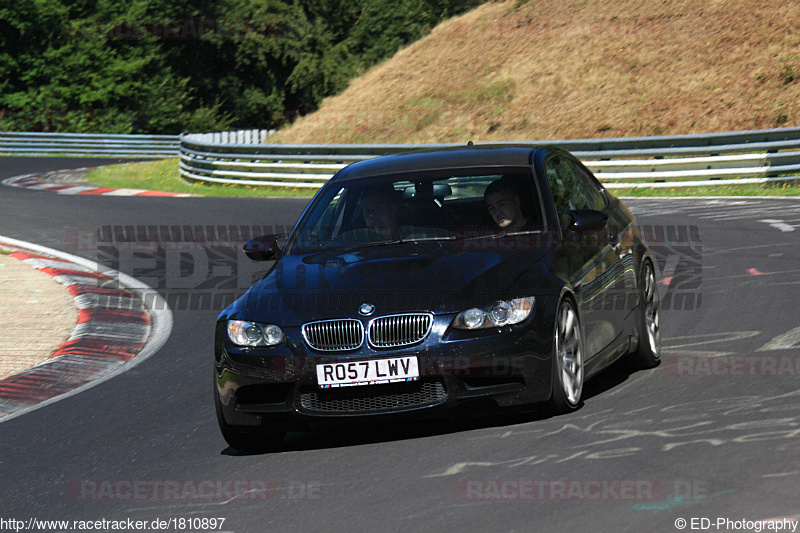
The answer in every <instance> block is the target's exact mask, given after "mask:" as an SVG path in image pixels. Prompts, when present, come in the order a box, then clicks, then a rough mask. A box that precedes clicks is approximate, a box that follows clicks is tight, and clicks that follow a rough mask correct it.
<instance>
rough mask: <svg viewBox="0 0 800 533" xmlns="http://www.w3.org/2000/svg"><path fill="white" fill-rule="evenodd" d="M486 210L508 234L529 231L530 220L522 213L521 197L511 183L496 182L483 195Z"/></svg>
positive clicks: (501, 180)
mask: <svg viewBox="0 0 800 533" xmlns="http://www.w3.org/2000/svg"><path fill="white" fill-rule="evenodd" d="M483 199H484V201H485V202H486V209H487V210H488V211H489V215H491V217H492V220H494V223H495V224H497V225H498V227H500V229H502V230H505V231H507V232H510V231H523V230H526V229H528V227H527V224H528V218H527V217H526V216H525V213H523V211H522V205H521V204H522V202H521V201H520V198H519V195H518V194H517V192H516V190H515V189H514V188H513V186H512V185H511V184H510V183H507V182H505V181H503V179H502V178H501V179H499V180H495V181H493V182H492V183H490V184H489V186H488V187H486V191H485V192H484V193H483Z"/></svg>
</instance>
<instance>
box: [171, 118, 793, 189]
mask: <svg viewBox="0 0 800 533" xmlns="http://www.w3.org/2000/svg"><path fill="white" fill-rule="evenodd" d="M267 137H268V132H267V131H266V130H248V131H239V132H221V133H213V134H208V133H205V134H182V135H180V154H181V158H180V172H181V175H182V176H183V177H184V178H185V179H188V180H194V181H205V182H214V183H236V184H240V185H256V186H266V185H271V186H277V187H294V188H301V187H302V188H318V187H321V186H322V184H324V183H325V182H326V181H327V180H328V179H330V177H331V176H333V174H335V173H336V171H337V170H339V169H341V168H343V167H345V166H346V165H348V164H349V163H352V162H354V161H361V160H364V159H371V158H373V157H378V156H381V155H389V154H397V153H401V152H408V151H413V150H421V149H435V148H450V147H457V146H463V144H456V143H446V144H373V145H364V144H328V145H311V144H308V145H291V144H265V143H264V141H265V140H266V139H267ZM476 145H480V144H476ZM491 145H492V146H536V145H538V146H542V145H557V146H560V147H562V148H565V149H567V150H569V151H570V152H572V153H573V154H575V155H576V156H577V157H579V158H580V159H581V160H582V161H583V162H584V164H585V165H586V166H587V167H588V168H589V169H590V170H592V172H594V173H595V175H596V176H597V177H598V179H600V180H601V181H603V182H604V183H606V186H607V187H610V188H615V187H642V186H648V187H652V186H660V187H680V186H688V185H691V186H696V185H697V183H698V182H699V183H700V184H702V185H722V184H729V183H758V182H763V181H768V180H772V179H796V177H793V178H779V177H777V176H780V175H783V174H792V173H794V174H800V128H780V129H771V130H754V131H740V132H726V133H708V134H700V135H667V136H659V137H632V138H631V137H629V138H618V139H579V140H563V141H532V142H525V143H519V142H506V143H491ZM726 178H744V179H726ZM628 180H629V181H628ZM645 180H646V183H641V181H645ZM686 180H691V181H686ZM620 182H621V183H620Z"/></svg>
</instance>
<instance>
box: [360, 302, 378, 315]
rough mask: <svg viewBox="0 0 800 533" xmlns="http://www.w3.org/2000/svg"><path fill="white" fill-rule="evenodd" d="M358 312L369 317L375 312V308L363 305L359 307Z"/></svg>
mask: <svg viewBox="0 0 800 533" xmlns="http://www.w3.org/2000/svg"><path fill="white" fill-rule="evenodd" d="M358 312H359V313H360V314H362V315H364V316H369V315H371V314H372V313H374V312H375V306H374V305H372V304H367V303H363V304H361V307H359V308H358Z"/></svg>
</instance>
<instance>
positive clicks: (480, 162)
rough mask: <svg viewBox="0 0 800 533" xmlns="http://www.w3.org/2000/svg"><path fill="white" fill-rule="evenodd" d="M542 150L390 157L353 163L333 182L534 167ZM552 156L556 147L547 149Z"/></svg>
mask: <svg viewBox="0 0 800 533" xmlns="http://www.w3.org/2000/svg"><path fill="white" fill-rule="evenodd" d="M542 150H545V148H543V147H541V146H531V145H527V146H465V147H457V148H441V149H434V150H421V151H414V152H406V153H402V154H396V155H387V156H382V157H377V158H374V159H367V160H365V161H359V162H357V163H353V164H351V165H349V166H347V167H345V168H344V169H342V170H341V171H339V172H338V173H337V174H336V175H335V176H334V177H333V179H332V180H331V181H334V180H335V181H339V180H350V179H356V178H363V177H369V176H378V175H385V174H394V173H400V172H415V171H422V170H441V169H449V168H470V167H520V166H529V165H531V164H532V163H533V160H534V157H535V154H536V153H537V152H538V151H542ZM546 150H547V151H548V152H550V151H553V147H550V146H548V147H547V148H546Z"/></svg>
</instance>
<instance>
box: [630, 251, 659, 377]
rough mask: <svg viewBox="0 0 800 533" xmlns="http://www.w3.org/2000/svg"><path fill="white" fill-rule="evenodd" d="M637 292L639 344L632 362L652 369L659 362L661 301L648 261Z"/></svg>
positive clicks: (651, 267) (654, 274) (654, 275)
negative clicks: (638, 296)
mask: <svg viewBox="0 0 800 533" xmlns="http://www.w3.org/2000/svg"><path fill="white" fill-rule="evenodd" d="M639 291H640V298H641V300H640V301H641V305H640V307H641V309H640V313H639V342H638V346H637V348H636V351H635V352H634V353H633V361H634V363H636V365H637V366H639V367H641V368H652V367H654V366H656V365H658V363H659V362H660V361H661V300H660V299H659V297H658V285H657V284H656V273H655V269H654V268H653V263H652V262H650V261H649V260H647V261H645V263H644V265H643V266H642V274H641V279H640V283H639Z"/></svg>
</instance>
